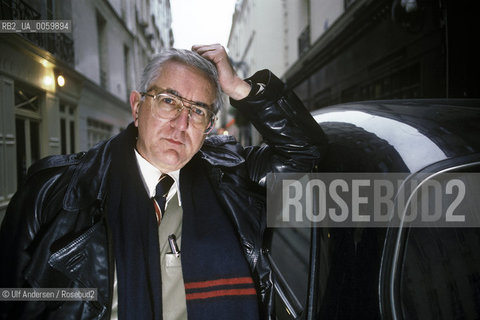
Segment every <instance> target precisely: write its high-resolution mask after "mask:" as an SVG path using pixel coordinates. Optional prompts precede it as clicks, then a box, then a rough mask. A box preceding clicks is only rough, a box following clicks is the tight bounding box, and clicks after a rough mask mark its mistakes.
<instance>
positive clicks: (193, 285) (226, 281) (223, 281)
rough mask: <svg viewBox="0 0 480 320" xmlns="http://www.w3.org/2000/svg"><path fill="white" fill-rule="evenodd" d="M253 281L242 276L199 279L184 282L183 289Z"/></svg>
mask: <svg viewBox="0 0 480 320" xmlns="http://www.w3.org/2000/svg"><path fill="white" fill-rule="evenodd" d="M247 283H253V280H252V278H250V277H243V278H229V279H218V280H210V281H199V282H188V283H185V289H186V290H188V289H198V288H208V287H215V286H224V285H236V284H247Z"/></svg>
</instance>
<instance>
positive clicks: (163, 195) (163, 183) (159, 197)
mask: <svg viewBox="0 0 480 320" xmlns="http://www.w3.org/2000/svg"><path fill="white" fill-rule="evenodd" d="M172 184H173V179H172V177H170V176H169V175H167V174H162V175H161V176H160V179H158V183H157V186H156V188H155V197H153V198H152V200H154V201H153V204H154V206H155V213H156V214H157V221H158V225H160V222H161V221H162V217H163V214H164V213H165V204H166V203H167V195H168V191H169V190H170V187H171V186H172Z"/></svg>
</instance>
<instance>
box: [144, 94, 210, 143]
mask: <svg viewBox="0 0 480 320" xmlns="http://www.w3.org/2000/svg"><path fill="white" fill-rule="evenodd" d="M158 89H160V90H161V92H159V93H156V94H150V93H148V92H139V93H140V95H141V96H142V97H143V96H148V97H151V98H152V99H153V100H156V99H157V97H158V96H160V95H162V94H169V95H172V96H174V97H175V98H177V99H178V100H180V103H181V105H182V107H181V108H178V110H177V112H178V115H180V113H181V112H182V111H183V109H188V110H189V112H188V116H189V117H190V113H191V112H192V107H191V106H186V105H185V104H184V102H187V103H188V104H190V105H195V106H197V107H200V108H204V109H206V111H207V115H208V112H209V113H210V114H211V116H209V117H208V118H209V122H208V125H207V127H206V128H205V130H204V132H203V134H209V133H210V132H211V131H212V129H213V127H214V125H215V121H216V120H217V115H216V114H215V113H214V112H213V111H211V110H210V109H213V105H208V104H206V103H203V102H198V101H193V100H189V99H187V98H184V97H182V96H180V95H178V94H176V93H173V92H171V91H170V90H168V89H164V88H158ZM152 90H153V89H151V90H148V91H152ZM178 115H177V117H178ZM177 117H174V118H172V119H170V120H173V119H176V118H177Z"/></svg>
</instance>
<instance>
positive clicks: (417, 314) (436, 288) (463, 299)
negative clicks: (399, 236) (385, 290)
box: [396, 164, 480, 319]
mask: <svg viewBox="0 0 480 320" xmlns="http://www.w3.org/2000/svg"><path fill="white" fill-rule="evenodd" d="M479 169H480V167H479V166H478V164H477V165H475V166H469V167H468V168H467V169H466V170H465V172H460V173H458V178H460V179H461V180H462V181H464V182H465V183H466V186H465V187H466V190H467V192H468V190H476V189H478V187H477V186H478V185H477V183H476V179H471V180H469V178H468V175H471V174H472V173H478V172H479ZM450 177H451V176H450ZM435 179H436V180H437V181H440V182H441V185H442V188H443V187H444V186H445V184H446V182H447V181H449V180H450V179H451V178H449V179H445V180H443V176H442V175H439V176H436V177H435ZM469 183H472V184H471V185H469ZM422 196H423V194H422V192H420V191H419V192H418V193H417V197H418V199H420V198H421V197H422ZM425 196H428V195H425ZM467 196H468V195H467ZM446 198H447V197H446V196H444V197H442V200H443V201H445V202H448V204H451V203H450V202H449V201H448V200H447V199H446ZM429 205H431V203H429ZM476 205H477V207H476V208H477V210H478V202H476ZM443 206H444V207H447V203H443ZM429 208H430V207H429ZM418 209H420V210H425V208H424V207H422V206H420V205H418V206H416V209H415V210H418ZM429 210H430V209H429ZM463 212H468V214H470V215H476V216H478V211H477V212H472V211H463V210H462V213H463ZM408 214H410V213H408ZM418 214H420V213H418ZM403 248H404V252H403V254H401V257H402V260H403V263H402V262H400V263H401V264H399V265H400V266H401V269H399V276H398V277H397V278H396V282H397V283H398V286H397V287H398V288H399V292H398V298H399V300H400V301H399V305H400V307H401V312H402V314H403V316H404V317H405V318H406V319H427V318H430V319H431V318H433V317H434V318H438V319H479V318H480V272H479V270H480V256H479V255H478V252H479V250H480V231H479V229H478V228H473V227H464V228H452V227H445V226H444V227H429V228H410V229H407V230H406V231H405V242H404V244H403Z"/></svg>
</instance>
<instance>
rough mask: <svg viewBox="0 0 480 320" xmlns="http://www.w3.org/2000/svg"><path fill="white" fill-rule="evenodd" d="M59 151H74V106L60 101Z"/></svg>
mask: <svg viewBox="0 0 480 320" xmlns="http://www.w3.org/2000/svg"><path fill="white" fill-rule="evenodd" d="M60 143H61V153H62V154H69V153H75V108H74V107H72V106H69V105H66V104H63V103H62V102H60Z"/></svg>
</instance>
